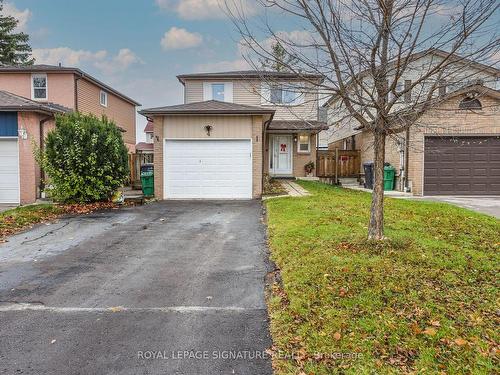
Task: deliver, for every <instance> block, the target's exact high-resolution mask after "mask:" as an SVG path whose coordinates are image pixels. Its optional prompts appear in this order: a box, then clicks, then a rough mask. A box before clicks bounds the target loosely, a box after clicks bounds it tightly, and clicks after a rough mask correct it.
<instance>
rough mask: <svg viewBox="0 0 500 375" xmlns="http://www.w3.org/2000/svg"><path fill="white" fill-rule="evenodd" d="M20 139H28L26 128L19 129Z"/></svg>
mask: <svg viewBox="0 0 500 375" xmlns="http://www.w3.org/2000/svg"><path fill="white" fill-rule="evenodd" d="M18 132H19V137H21V139H28V132H27V131H26V129H24V128H21V129H19V131H18Z"/></svg>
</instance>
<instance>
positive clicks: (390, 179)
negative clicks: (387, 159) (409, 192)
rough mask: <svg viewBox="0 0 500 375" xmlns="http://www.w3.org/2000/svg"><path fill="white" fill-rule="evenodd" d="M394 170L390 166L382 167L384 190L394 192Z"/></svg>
mask: <svg viewBox="0 0 500 375" xmlns="http://www.w3.org/2000/svg"><path fill="white" fill-rule="evenodd" d="M395 177H396V169H395V168H394V167H393V166H392V165H386V166H384V190H394V179H395Z"/></svg>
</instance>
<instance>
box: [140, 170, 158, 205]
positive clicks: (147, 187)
mask: <svg viewBox="0 0 500 375" xmlns="http://www.w3.org/2000/svg"><path fill="white" fill-rule="evenodd" d="M141 185H142V193H143V194H144V196H145V197H152V196H153V195H154V194H155V180H154V172H153V166H152V165H149V164H145V165H143V166H141Z"/></svg>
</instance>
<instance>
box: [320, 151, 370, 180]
mask: <svg viewBox="0 0 500 375" xmlns="http://www.w3.org/2000/svg"><path fill="white" fill-rule="evenodd" d="M360 168H361V155H360V152H359V151H358V150H354V151H348V150H339V149H336V150H328V151H318V153H317V161H316V175H317V176H318V177H322V178H333V179H335V182H337V179H338V178H339V177H359V173H360Z"/></svg>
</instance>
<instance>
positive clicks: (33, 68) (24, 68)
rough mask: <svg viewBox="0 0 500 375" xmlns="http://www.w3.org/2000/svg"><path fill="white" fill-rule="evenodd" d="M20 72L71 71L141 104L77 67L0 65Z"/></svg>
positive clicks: (138, 104)
mask: <svg viewBox="0 0 500 375" xmlns="http://www.w3.org/2000/svg"><path fill="white" fill-rule="evenodd" d="M20 72H27V73H45V72H50V73H73V74H76V75H78V76H80V77H82V78H85V79H87V80H88V81H90V82H93V83H94V84H96V85H97V86H99V87H100V88H102V89H103V90H106V91H109V92H111V93H113V94H115V95H116V96H118V97H119V98H121V99H123V100H125V101H127V102H129V103H131V104H133V105H136V106H140V105H141V104H140V103H138V102H136V101H135V100H134V99H131V98H129V97H128V96H126V95H123V94H122V93H121V92H119V91H117V90H115V89H114V88H112V87H111V86H109V85H107V84H105V83H104V82H101V81H99V80H98V79H97V78H94V77H92V76H91V75H90V74H87V73H85V72H84V71H82V70H80V69H78V68H73V67H66V66H59V65H47V64H35V65H0V73H20Z"/></svg>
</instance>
